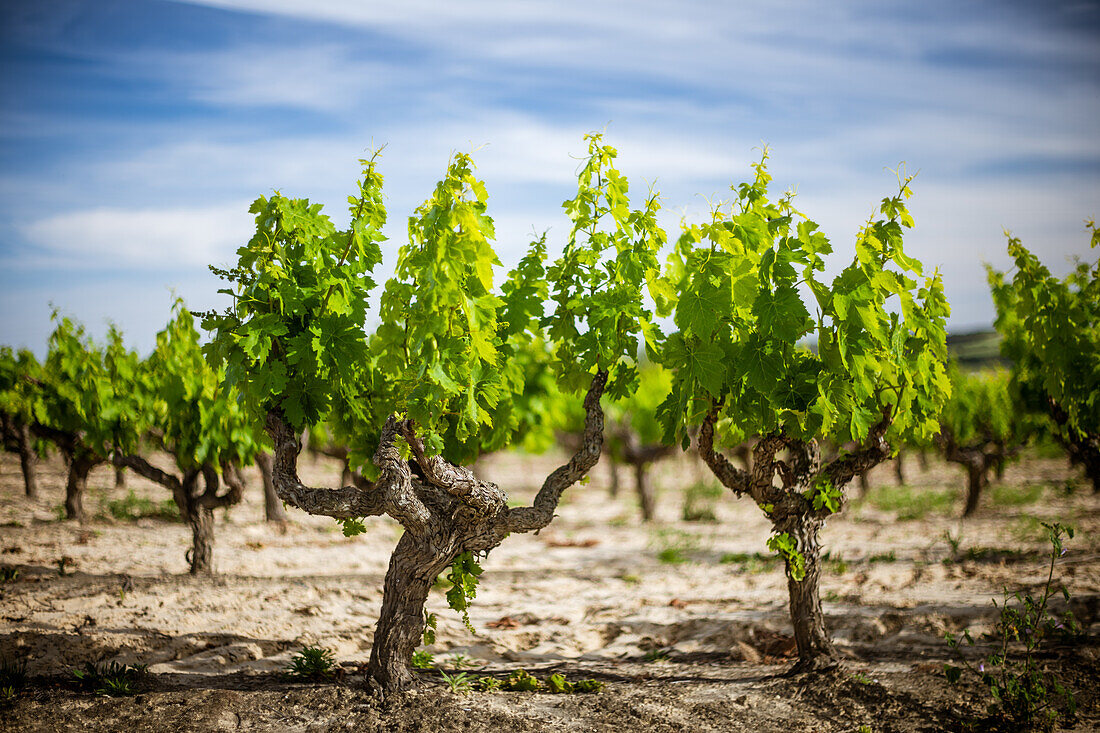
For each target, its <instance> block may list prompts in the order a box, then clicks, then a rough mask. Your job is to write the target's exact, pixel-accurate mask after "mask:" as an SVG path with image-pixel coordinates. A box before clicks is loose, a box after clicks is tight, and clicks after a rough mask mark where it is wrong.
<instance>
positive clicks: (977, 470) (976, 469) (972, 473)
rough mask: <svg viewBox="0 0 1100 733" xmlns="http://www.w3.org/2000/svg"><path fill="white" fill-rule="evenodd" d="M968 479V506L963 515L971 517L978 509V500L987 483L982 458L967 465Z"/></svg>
mask: <svg viewBox="0 0 1100 733" xmlns="http://www.w3.org/2000/svg"><path fill="white" fill-rule="evenodd" d="M966 481H967V484H966V508H965V509H963V516H964V517H969V516H971V515H973V514H974V512H975V511H977V509H978V500H979V499H980V498H981V495H982V488H984V487H985V484H986V478H985V467H984V466H983V465H982V462H981V461H980V460H977V461H972V462H971V463H969V464H968V465H967V466H966Z"/></svg>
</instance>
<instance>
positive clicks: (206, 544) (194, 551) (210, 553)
mask: <svg viewBox="0 0 1100 733" xmlns="http://www.w3.org/2000/svg"><path fill="white" fill-rule="evenodd" d="M202 473H203V472H201V471H190V472H188V473H186V474H184V477H183V481H182V482H180V483H181V489H182V491H181V492H180V496H181V497H182V498H183V505H182V506H180V508H179V509H180V514H181V515H182V516H183V518H184V519H186V520H187V524H188V525H189V526H190V527H191V549H190V550H188V551H187V554H186V557H187V562H188V563H189V564H190V572H191V574H192V575H199V574H211V573H213V572H214V510H213V509H211V508H209V507H207V506H204V504H203V502H202V494H200V493H199V491H198V484H199V477H200V476H201V475H202ZM207 480H208V481H209V479H207ZM177 501H178V500H177Z"/></svg>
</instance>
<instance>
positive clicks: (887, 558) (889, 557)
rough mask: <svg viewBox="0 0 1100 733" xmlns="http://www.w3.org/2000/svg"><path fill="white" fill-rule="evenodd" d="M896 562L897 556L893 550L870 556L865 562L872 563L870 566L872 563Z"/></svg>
mask: <svg viewBox="0 0 1100 733" xmlns="http://www.w3.org/2000/svg"><path fill="white" fill-rule="evenodd" d="M897 561H898V556H897V555H896V554H894V551H893V550H890V551H889V552H880V553H878V554H875V555H871V556H870V557H869V558H867V562H869V563H872V564H873V563H880V562H897Z"/></svg>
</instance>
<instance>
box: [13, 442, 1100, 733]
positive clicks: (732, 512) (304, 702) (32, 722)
mask: <svg viewBox="0 0 1100 733" xmlns="http://www.w3.org/2000/svg"><path fill="white" fill-rule="evenodd" d="M0 459H2V463H0V570H2V572H3V576H2V577H3V581H4V582H3V583H0V657H2V658H3V660H5V664H6V665H8V668H9V670H10V666H11V665H13V664H16V665H18V664H22V663H25V664H26V673H27V680H26V683H25V684H24V685H23V686H21V687H18V686H17V687H15V689H12V690H11V691H10V692H9V693H8V699H6V700H5V701H4V702H2V703H0V706H2V707H0V721H2V722H0V730H5V731H7V730H11V731H38V730H42V731H53V730H126V731H131V730H132V731H145V730H149V731H158V732H159V731H165V730H171V731H176V730H179V731H215V730H276V731H299V730H300V731H312V730H318V731H324V730H369V731H373V730H379V731H406V730H407V731H511V730H516V731H541V730H554V731H640V730H644V731H654V732H656V731H666V730H667V731H685V730H686V731H771V730H776V731H857V730H871V731H938V730H980V729H982V728H983V726H986V725H987V723H988V721H984V720H983V718H984V715H985V710H986V706H987V705H988V703H989V702H990V698H989V694H988V691H986V690H984V688H982V687H981V686H980V685H979V684H978V683H977V681H976V680H974V679H970V678H964V681H963V684H961V685H957V686H952V685H949V684H948V683H947V681H946V679H945V678H944V676H943V665H944V663H945V662H947V661H951V660H952V652H951V650H950V649H949V648H948V647H947V645H946V644H945V642H944V634H945V633H947V632H955V633H959V632H961V631H963V630H966V629H968V630H969V631H970V633H971V635H972V636H973V637H974V638H975V639H977V640H978V646H977V647H975V649H974V650H972V651H970V657H971V658H972V659H975V660H976V659H977V658H978V656H980V655H981V654H983V653H988V652H990V651H991V650H992V649H993V641H992V640H991V639H990V638H989V637H988V636H987V635H988V634H990V633H991V632H993V631H994V630H995V621H996V618H997V616H996V609H995V608H994V606H993V604H992V600H993V599H994V598H997V599H1000V598H1001V597H1002V594H1003V591H1004V589H1005V588H1008V589H1009V590H1011V591H1017V590H1023V591H1027V592H1031V593H1035V592H1037V591H1038V590H1040V589H1041V587H1042V585H1043V583H1044V581H1045V579H1046V571H1047V563H1048V560H1049V553H1048V550H1049V545H1048V544H1047V542H1046V540H1045V538H1044V532H1043V528H1042V526H1041V524H1040V523H1041V522H1043V521H1060V522H1063V523H1068V524H1072V525H1074V526H1075V527H1076V529H1077V535H1076V537H1075V538H1074V539H1073V540H1072V541H1071V542H1070V544H1069V551H1068V552H1067V554H1066V555H1065V556H1064V557H1063V558H1061V559H1060V560H1059V562H1058V564H1057V568H1056V582H1058V583H1064V585H1065V586H1066V588H1067V589H1068V591H1069V593H1070V600H1069V602H1068V603H1067V602H1066V601H1065V600H1064V599H1063V598H1062V596H1061V595H1059V596H1057V598H1056V600H1055V602H1054V605H1053V606H1052V608H1053V610H1054V611H1056V612H1058V613H1061V612H1063V611H1064V610H1067V609H1069V610H1072V611H1073V612H1074V613H1075V615H1076V617H1077V618H1078V620H1079V621H1080V623H1081V624H1082V626H1083V634H1081V635H1078V636H1074V637H1068V636H1067V637H1066V638H1064V639H1059V640H1056V642H1055V643H1054V644H1052V645H1051V646H1050V647H1049V648H1048V649H1046V650H1045V651H1044V652H1043V653H1042V655H1041V656H1040V663H1041V665H1042V666H1043V667H1044V668H1045V669H1048V670H1051V671H1053V672H1056V673H1057V674H1059V675H1060V676H1061V678H1062V679H1063V680H1064V681H1065V682H1066V683H1067V684H1068V685H1069V686H1070V687H1071V688H1073V689H1075V690H1076V698H1077V712H1076V714H1075V715H1072V716H1068V717H1065V718H1063V720H1062V723H1061V724H1062V725H1063V726H1065V727H1066V728H1067V729H1072V730H1094V729H1096V728H1097V727H1098V726H1100V712H1098V708H1097V701H1096V695H1097V687H1098V685H1097V679H1098V675H1097V671H1098V669H1100V661H1098V659H1100V644H1098V643H1097V630H1098V625H1097V618H1098V612H1100V592H1098V591H1100V553H1098V546H1097V533H1096V530H1097V527H1098V526H1100V497H1097V496H1094V495H1093V494H1092V492H1091V490H1090V489H1089V488H1088V487H1087V486H1086V485H1085V484H1084V482H1083V481H1081V479H1080V477H1079V476H1077V474H1076V473H1075V472H1073V471H1072V470H1070V469H1069V468H1068V467H1067V465H1066V463H1065V461H1064V460H1061V459H1056V458H1040V457H1037V456H1030V457H1028V458H1027V459H1026V460H1023V461H1021V462H1019V463H1017V464H1015V465H1012V466H1009V468H1008V470H1007V472H1006V474H1005V476H1004V478H1003V481H1002V482H1001V483H999V484H998V485H996V486H994V487H993V490H992V491H990V492H988V495H987V496H986V497H985V499H984V501H983V504H982V507H981V509H980V511H979V513H978V515H977V516H976V517H974V518H973V519H970V520H967V521H966V522H960V521H959V519H958V514H959V512H960V511H961V506H962V504H961V494H962V475H961V471H960V470H958V469H957V468H956V467H953V466H949V465H945V464H941V463H939V462H937V461H935V460H933V461H932V462H931V466H930V467H928V468H927V469H926V470H921V468H920V467H919V466H918V464H917V461H916V460H915V459H910V460H908V462H907V463H906V466H905V468H906V473H907V475H906V479H907V484H906V485H905V486H897V485H895V484H896V479H895V477H894V474H893V471H892V469H891V468H890V467H889V466H882V467H879V468H878V469H876V470H875V472H874V473H873V474H872V476H871V480H872V484H873V488H872V490H871V492H870V493H869V494H868V496H867V497H866V498H864V499H862V500H857V501H855V502H854V503H853V504H852V505H850V506H849V507H847V508H846V509H845V511H844V513H843V514H842V515H841V516H839V517H837V518H835V519H834V520H833V521H831V522H830V523H829V525H828V526H827V527H826V528H825V530H824V531H823V534H822V539H823V542H824V544H825V546H826V548H827V549H828V552H829V559H828V561H827V563H826V571H825V574H824V577H823V581H822V594H823V598H824V601H825V603H824V605H825V612H826V616H827V623H828V626H829V628H830V630H831V632H832V634H833V636H834V638H835V639H836V641H837V643H838V645H839V648H840V649H841V652H842V654H843V656H844V657H845V663H844V665H843V667H842V669H840V670H839V671H837V672H833V673H829V674H826V675H823V676H819V677H815V678H808V677H789V676H785V675H784V672H785V671H786V670H787V669H789V668H790V666H791V655H792V651H793V643H792V640H791V638H790V633H791V632H790V624H789V621H788V620H787V618H786V595H787V594H786V581H785V578H784V576H783V572H782V568H781V566H780V564H779V563H778V562H777V561H776V560H775V559H774V558H773V557H771V556H770V555H769V554H768V553H767V550H766V549H765V541H766V539H767V536H768V525H767V522H766V521H765V519H764V517H763V516H762V514H761V513H760V512H759V510H757V509H756V508H755V507H754V506H752V505H751V504H750V503H749V502H747V501H744V500H741V501H737V500H734V498H733V497H732V496H729V495H721V494H719V496H718V498H713V497H712V496H708V494H707V492H706V491H700V489H699V486H698V485H699V484H700V482H701V483H702V484H704V485H705V484H706V482H705V480H704V479H705V476H704V474H703V473H702V470H701V468H700V466H699V465H698V464H697V463H695V462H692V461H690V460H688V459H687V458H677V459H673V460H670V461H666V462H665V463H662V464H658V465H657V466H656V467H655V469H654V470H655V479H656V480H655V483H656V485H657V486H658V487H659V488H660V494H659V499H658V520H657V521H656V522H653V523H652V524H650V525H643V524H642V523H641V522H640V521H639V518H638V511H637V508H636V502H635V501H634V498H633V496H632V494H631V492H630V486H629V484H628V483H627V482H626V481H624V486H623V488H622V490H621V493H620V495H619V496H618V497H615V498H612V497H610V496H609V492H608V481H607V478H608V474H607V468H606V467H605V466H602V465H601V466H598V467H597V468H596V470H595V472H594V476H593V477H592V480H591V481H590V482H589V483H587V484H586V485H582V486H577V487H574V488H573V489H571V490H570V492H569V493H567V495H566V499H565V501H564V503H563V505H562V506H561V508H560V510H559V515H560V516H559V517H558V518H557V519H556V520H555V522H554V524H552V525H551V527H550V528H549V529H548V530H546V531H544V532H542V533H541V534H540V535H538V536H526V535H525V536H515V537H511V538H509V539H508V540H507V541H506V542H505V543H504V544H503V545H502V546H501V547H500V548H498V549H497V550H495V551H494V552H493V553H492V555H491V556H490V557H489V558H488V559H487V560H486V561H485V562H484V567H485V574H484V576H483V578H482V582H481V585H480V587H479V589H478V593H477V598H476V600H475V601H474V603H473V607H472V609H471V612H470V617H471V622H472V624H473V627H474V629H475V632H476V633H471V632H469V631H468V630H467V629H466V628H465V626H464V624H463V622H462V619H461V618H460V617H459V616H458V615H457V614H455V613H454V612H452V611H450V610H449V609H448V608H447V607H446V601H445V599H444V595H443V594H444V591H443V590H442V589H441V590H439V592H438V593H433V596H432V597H431V599H430V600H429V611H432V612H434V613H436V614H437V616H438V619H439V632H438V638H437V641H436V643H435V644H434V645H433V646H432V647H429V648H428V651H430V652H431V653H432V654H433V655H434V659H435V666H436V669H431V670H424V671H423V672H422V673H421V676H422V678H423V684H422V685H421V687H420V688H419V689H417V690H416V691H414V692H412V693H409V694H407V695H403V696H400V697H397V698H394V699H389V700H386V701H379V700H376V699H375V698H372V697H371V696H370V695H369V694H368V693H367V692H366V691H365V690H364V688H363V677H362V672H361V667H362V665H363V664H364V663H365V662H366V660H367V657H368V655H369V652H370V645H371V638H372V631H373V625H374V621H375V619H376V614H377V612H378V608H379V605H380V602H381V584H382V576H383V573H384V571H385V568H386V563H387V560H388V556H389V552H390V550H391V549H392V547H393V545H394V542H395V540H396V538H397V536H398V533H399V532H400V528H399V527H398V526H397V525H396V524H394V523H392V522H390V521H388V520H385V519H374V520H370V521H368V522H367V525H368V531H367V532H366V534H363V535H359V536H357V537H353V538H345V537H344V536H343V535H342V534H341V532H340V531H339V528H338V526H337V525H335V524H334V523H333V522H331V521H330V520H326V519H323V518H316V517H309V516H306V515H304V514H302V513H301V512H297V511H296V510H291V517H292V521H291V523H290V524H289V525H287V526H280V525H274V524H269V523H265V522H264V521H263V503H262V495H261V492H260V489H259V486H260V484H259V477H258V475H257V474H255V473H251V474H249V476H248V478H249V491H248V493H247V495H246V499H245V502H244V503H243V504H242V505H240V506H237V507H234V508H232V509H231V510H230V511H228V512H225V513H222V512H219V514H218V526H217V548H216V551H215V563H216V566H217V571H218V572H217V575H216V576H214V577H211V578H194V577H190V576H189V575H188V574H187V572H186V571H187V565H186V562H185V559H184V553H185V550H186V549H187V547H188V546H189V543H190V537H189V531H188V529H187V528H186V526H185V525H183V524H180V523H179V522H174V521H171V520H169V519H165V518H162V517H160V516H159V513H160V512H161V509H162V505H163V504H164V502H165V501H166V500H168V499H169V496H168V494H167V492H165V491H164V490H163V489H161V488H159V487H157V486H154V485H152V484H149V483H147V482H145V481H143V480H141V479H139V478H137V477H134V476H131V477H129V479H128V482H127V487H126V488H115V486H114V475H113V472H112V471H110V470H107V469H103V468H101V469H98V470H97V472H95V473H93V475H92V479H91V481H90V494H91V495H90V496H89V497H88V499H87V502H86V504H87V506H88V507H89V508H90V509H91V511H92V512H93V513H94V514H95V516H94V517H93V518H92V519H91V520H89V521H88V523H86V524H84V525H79V524H76V523H73V522H67V521H62V520H59V519H58V505H59V503H60V502H61V500H62V496H63V486H64V475H63V470H64V467H63V465H62V464H61V463H60V461H58V460H50V461H48V462H46V463H45V464H43V465H42V466H41V469H40V473H41V483H42V492H41V493H42V495H43V499H41V500H40V501H38V502H31V501H28V500H26V499H25V498H24V497H23V496H22V485H21V479H20V476H19V473H18V463H17V462H16V461H15V460H13V456H10V455H7V454H4V455H2V456H0ZM554 465H555V462H554V457H553V456H551V457H538V456H526V455H521V454H508V455H500V456H493V457H491V458H490V459H488V460H485V461H483V462H482V463H481V464H479V465H478V466H477V467H476V470H477V471H478V472H479V473H480V474H481V475H483V476H484V477H486V478H488V479H490V480H493V481H496V482H498V483H499V484H501V485H502V486H504V487H505V488H506V489H507V490H508V491H509V494H510V495H511V496H512V497H513V499H515V500H525V499H526V500H528V501H529V500H530V498H531V497H532V496H533V495H534V492H535V491H536V490H537V487H538V483H539V481H540V479H541V477H542V476H545V475H546V473H547V472H549V471H550V470H551V469H552V468H553V467H554ZM302 473H303V477H304V478H305V480H306V481H307V482H312V483H313V484H314V485H331V484H333V483H335V481H336V480H337V478H338V476H339V470H338V467H337V465H336V464H335V463H330V462H327V461H324V460H322V461H320V462H315V463H314V462H310V461H309V460H308V459H305V460H304V461H303V466H302ZM693 486H695V488H692V487H693ZM689 494H690V495H691V501H692V506H693V507H694V513H695V514H696V515H697V516H701V517H702V518H703V519H707V516H706V515H707V514H708V513H713V515H714V516H713V521H690V522H689V521H684V519H683V511H684V505H685V501H686V500H687V498H688V495H689ZM116 515H117V516H116ZM135 516H136V517H137V518H133V517H135ZM310 645H315V646H322V647H326V648H328V649H330V650H332V652H333V654H334V656H335V658H336V660H337V661H338V663H339V667H340V669H339V674H338V676H337V678H336V679H335V680H333V681H329V682H316V683H308V682H300V681H295V680H292V679H288V678H286V677H285V676H284V675H282V674H281V672H282V670H283V669H284V668H285V667H286V666H287V664H288V662H289V660H290V659H291V657H292V655H294V654H295V653H297V652H299V651H300V650H301V649H302V648H303V647H305V646H310ZM112 661H114V662H118V663H121V664H145V665H148V673H147V674H146V675H145V676H143V677H141V678H140V679H139V680H138V681H137V682H136V689H135V693H136V694H132V695H128V696H121V697H106V696H103V695H97V694H95V693H94V692H90V691H87V690H86V689H84V687H82V685H81V683H80V682H79V681H78V680H77V679H76V678H75V677H74V675H73V670H74V669H79V668H82V667H83V666H84V665H85V664H86V663H88V662H93V663H102V662H112ZM460 669H461V671H465V672H467V673H468V674H472V675H477V676H480V675H489V676H497V677H503V676H505V675H507V674H508V673H510V672H512V671H515V670H517V669H525V670H527V671H528V672H531V673H532V674H535V675H536V676H539V677H543V678H545V677H546V676H548V675H550V674H552V673H554V672H561V673H563V674H565V675H566V677H567V678H568V679H571V680H576V679H582V678H592V679H597V680H600V681H602V682H604V683H605V687H604V689H603V690H602V691H601V692H599V693H596V694H587V695H551V694H547V693H545V692H537V693H523V692H495V693H485V692H468V693H466V694H459V693H455V692H452V691H451V690H450V688H449V687H448V685H447V684H446V682H445V680H444V679H443V676H442V675H441V674H440V671H439V670H443V671H446V672H448V673H453V674H457V673H458V671H459V670H460ZM0 687H2V685H0Z"/></svg>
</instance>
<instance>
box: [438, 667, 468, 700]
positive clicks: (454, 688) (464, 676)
mask: <svg viewBox="0 0 1100 733" xmlns="http://www.w3.org/2000/svg"><path fill="white" fill-rule="evenodd" d="M439 676H440V677H442V678H443V681H444V682H446V683H447V686H448V687H449V688H451V692H454V693H457V694H459V695H465V694H466V693H468V692H469V691H470V690H471V689H473V680H472V679H471V678H470V675H469V674H468V673H466V672H456V673H455V674H447V673H446V672H440V673H439Z"/></svg>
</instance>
